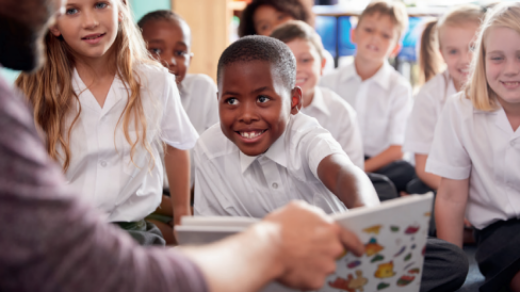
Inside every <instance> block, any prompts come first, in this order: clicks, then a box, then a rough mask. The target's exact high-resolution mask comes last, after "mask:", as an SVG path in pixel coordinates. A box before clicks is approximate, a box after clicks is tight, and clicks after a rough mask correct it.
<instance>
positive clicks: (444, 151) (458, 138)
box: [426, 97, 471, 179]
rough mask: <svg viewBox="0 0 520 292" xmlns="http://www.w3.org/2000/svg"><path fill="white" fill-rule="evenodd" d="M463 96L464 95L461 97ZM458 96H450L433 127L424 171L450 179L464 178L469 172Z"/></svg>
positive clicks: (468, 158)
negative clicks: (431, 141)
mask: <svg viewBox="0 0 520 292" xmlns="http://www.w3.org/2000/svg"><path fill="white" fill-rule="evenodd" d="M462 98H464V97H462ZM461 102H462V101H461V99H460V98H459V97H453V98H450V99H449V100H448V101H447V102H446V105H445V106H444V109H443V111H442V114H441V118H440V119H439V122H438V124H437V127H436V129H435V136H434V139H433V144H432V148H431V151H430V155H429V156H428V160H427V163H426V171H427V172H430V173H433V174H436V175H439V176H441V177H445V178H450V179H466V178H468V177H469V175H470V172H471V158H470V157H469V155H468V153H467V151H466V149H465V147H464V141H463V140H462V137H463V135H462V133H463V131H464V130H463V122H462V119H461V115H462V113H461V111H460V110H458V109H457V106H460V105H461Z"/></svg>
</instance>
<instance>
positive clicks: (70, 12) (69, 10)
mask: <svg viewBox="0 0 520 292" xmlns="http://www.w3.org/2000/svg"><path fill="white" fill-rule="evenodd" d="M76 13H78V9H76V8H69V9H67V10H65V14H66V15H74V14H76Z"/></svg>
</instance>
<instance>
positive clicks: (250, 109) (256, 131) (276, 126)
mask: <svg viewBox="0 0 520 292" xmlns="http://www.w3.org/2000/svg"><path fill="white" fill-rule="evenodd" d="M222 70H223V71H222V75H221V78H220V81H219V86H218V87H219V95H218V96H219V113H220V122H221V128H222V132H223V133H224V135H226V137H227V138H228V139H229V140H231V141H232V142H233V143H234V144H235V145H237V146H238V148H239V149H240V151H242V153H244V154H246V155H248V156H257V155H260V154H262V153H264V152H266V151H267V149H269V147H271V145H272V144H273V143H274V142H275V141H276V140H277V139H278V138H279V137H280V136H281V135H282V134H283V132H284V131H285V127H286V125H287V122H288V121H289V117H290V115H291V114H296V113H298V110H299V109H300V107H301V99H302V96H301V89H300V88H298V87H296V88H294V89H291V88H289V87H288V86H287V85H286V84H283V82H282V81H281V78H279V77H278V76H277V74H275V72H273V68H272V65H271V64H270V63H269V62H263V61H251V62H236V63H232V64H229V65H227V66H225V67H224V68H223V69H222Z"/></svg>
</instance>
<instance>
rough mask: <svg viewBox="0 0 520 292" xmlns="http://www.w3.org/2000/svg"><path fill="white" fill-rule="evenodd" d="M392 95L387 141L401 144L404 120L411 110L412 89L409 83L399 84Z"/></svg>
mask: <svg viewBox="0 0 520 292" xmlns="http://www.w3.org/2000/svg"><path fill="white" fill-rule="evenodd" d="M392 95H393V96H392V98H393V102H392V103H391V109H390V111H391V112H390V121H389V123H390V125H389V127H388V129H389V133H388V143H389V144H390V145H403V143H404V136H405V131H406V122H407V121H408V117H409V116H410V112H411V111H412V89H411V87H410V85H409V84H404V83H403V84H399V85H397V88H396V89H395V90H394V92H393V94H392Z"/></svg>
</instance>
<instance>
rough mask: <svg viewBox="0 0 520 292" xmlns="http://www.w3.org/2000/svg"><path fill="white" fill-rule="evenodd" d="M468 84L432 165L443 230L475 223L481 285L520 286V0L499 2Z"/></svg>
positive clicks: (442, 125) (454, 234) (446, 118)
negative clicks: (466, 220)
mask: <svg viewBox="0 0 520 292" xmlns="http://www.w3.org/2000/svg"><path fill="white" fill-rule="evenodd" d="M470 72H471V76H470V78H469V82H468V85H467V87H466V88H465V90H464V91H463V92H461V93H460V94H459V95H458V96H456V97H454V98H450V99H449V100H448V101H447V102H446V105H445V106H444V110H443V112H442V116H441V117H440V119H439V122H438V124H437V128H436V130H435V138H434V141H433V146H432V150H431V152H430V156H429V158H428V162H427V165H426V171H428V172H432V173H434V174H436V175H438V176H440V177H441V181H440V186H439V191H438V193H437V198H436V202H435V216H436V223H437V236H438V237H439V238H441V239H444V240H446V241H449V242H452V243H454V244H457V245H459V246H461V245H462V228H463V220H464V216H466V217H467V219H468V220H469V222H470V223H471V225H473V226H474V228H475V239H476V242H477V252H476V256H475V258H476V260H477V262H478V264H479V269H480V271H481V272H482V274H483V275H484V276H485V278H486V281H485V283H484V284H483V285H482V287H481V288H480V291H484V292H485V291H502V289H504V291H506V290H508V289H510V290H511V291H514V292H518V291H520V249H519V248H518V247H519V246H520V220H519V218H520V167H519V166H520V129H519V128H520V3H519V2H508V3H503V4H499V5H497V6H495V7H494V8H493V9H492V10H491V11H490V12H488V15H487V16H486V20H485V21H484V23H483V25H482V27H481V31H480V33H479V35H478V38H477V41H476V50H475V53H474V54H473V61H472V63H471V69H470Z"/></svg>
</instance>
